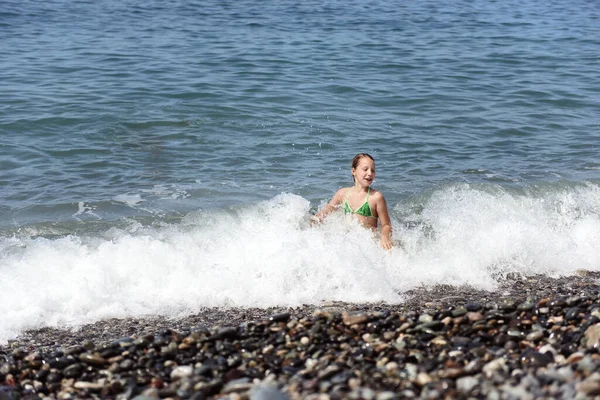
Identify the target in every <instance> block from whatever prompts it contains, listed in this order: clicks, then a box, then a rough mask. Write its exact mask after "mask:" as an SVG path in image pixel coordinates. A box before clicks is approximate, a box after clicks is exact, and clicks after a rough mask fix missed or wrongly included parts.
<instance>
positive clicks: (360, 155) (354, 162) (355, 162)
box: [352, 153, 375, 180]
mask: <svg viewBox="0 0 600 400" xmlns="http://www.w3.org/2000/svg"><path fill="white" fill-rule="evenodd" d="M363 157H369V158H370V159H371V160H373V162H375V159H374V158H373V157H372V156H371V155H370V154H367V153H358V154H357V155H355V156H354V158H353V159H352V168H355V169H356V167H358V163H359V162H360V160H361V159H362V158H363ZM352 180H354V175H352Z"/></svg>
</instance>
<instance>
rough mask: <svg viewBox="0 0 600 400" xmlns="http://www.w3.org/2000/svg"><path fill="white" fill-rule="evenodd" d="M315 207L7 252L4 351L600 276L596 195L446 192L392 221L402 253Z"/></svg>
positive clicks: (243, 212)
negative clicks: (97, 333) (237, 314)
mask: <svg viewBox="0 0 600 400" xmlns="http://www.w3.org/2000/svg"><path fill="white" fill-rule="evenodd" d="M309 207H310V204H309V202H308V201H307V200H305V199H304V198H302V197H299V196H295V195H291V194H282V195H279V196H277V197H275V198H273V199H271V200H269V201H266V202H263V203H260V204H257V205H252V206H247V207H243V208H240V209H236V210H228V211H226V210H220V211H215V210H211V211H202V210H200V211H197V212H194V213H191V214H189V215H188V216H187V217H186V218H185V219H184V220H183V221H181V222H180V223H178V224H176V225H171V226H167V227H161V228H156V227H146V226H141V225H139V224H133V225H131V227H130V228H127V230H123V229H118V228H116V227H114V228H111V229H109V230H108V231H106V232H105V233H104V236H103V237H100V238H98V237H83V236H79V237H78V236H67V237H62V238H59V239H47V238H40V237H38V238H23V237H17V236H15V237H11V238H2V239H0V273H1V274H2V280H1V281H0V303H1V304H2V305H3V310H4V311H3V318H2V321H1V322H0V340H6V339H7V338H10V337H13V336H15V335H16V334H18V333H19V332H20V331H22V330H24V329H27V328H35V327H41V326H77V325H80V324H83V323H86V322H92V321H95V320H99V319H102V318H108V317H125V316H142V315H149V314H150V315H155V314H169V315H176V314H185V313H189V312H193V311H194V310H197V309H198V308H200V307H203V306H242V307H250V306H258V307H264V306H275V305H299V304H319V303H320V302H322V301H326V300H341V301H348V302H378V301H384V302H391V303H397V302H401V301H402V293H403V292H404V291H406V290H409V289H411V288H414V287H416V286H420V285H423V284H425V285H431V284H436V283H450V284H457V285H460V284H469V285H473V286H475V287H478V288H484V289H491V288H493V287H494V285H495V284H496V282H497V278H498V277H499V276H503V275H505V274H506V273H508V272H517V273H523V274H536V273H543V274H549V275H559V274H569V273H572V272H573V271H574V270H576V269H579V268H587V269H592V270H596V269H598V268H599V267H600V255H599V253H598V251H597V249H598V247H599V245H600V190H599V189H598V187H596V186H585V187H579V188H577V189H569V190H566V189H565V190H564V191H556V190H555V191H554V192H552V191H550V192H548V193H535V194H532V193H521V194H514V193H513V194H510V193H508V192H506V191H503V190H496V191H495V192H494V191H489V190H488V191H484V190H477V189H473V188H471V187H469V186H466V185H465V186H456V185H455V186H452V187H448V188H445V189H440V190H437V191H435V192H433V193H432V194H431V195H429V196H428V197H427V198H425V199H423V200H421V201H418V202H417V201H413V202H410V201H409V202H406V203H403V204H399V205H396V206H395V207H392V208H391V209H392V210H391V211H392V215H393V217H394V218H393V222H394V228H395V235H394V236H395V238H396V240H399V241H400V242H401V243H402V246H397V247H396V248H394V249H393V250H392V251H391V252H386V251H384V250H383V249H381V248H380V247H379V244H378V241H377V238H376V235H374V234H373V233H372V232H371V231H369V230H366V229H364V228H361V227H360V226H358V225H357V223H356V222H355V221H353V220H352V219H351V217H346V216H344V215H342V214H333V215H331V216H330V217H329V218H328V219H327V220H326V221H325V222H324V223H322V224H320V225H318V226H314V227H311V226H310V225H309V224H308V218H307V217H308V215H309V213H308V211H309ZM417 208H418V209H419V210H420V211H419V212H418V213H413V212H411V211H410V210H412V209H417Z"/></svg>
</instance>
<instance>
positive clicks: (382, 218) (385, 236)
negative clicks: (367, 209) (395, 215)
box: [377, 192, 394, 250]
mask: <svg viewBox="0 0 600 400" xmlns="http://www.w3.org/2000/svg"><path fill="white" fill-rule="evenodd" d="M380 193H381V192H380ZM377 217H378V218H379V224H380V225H381V247H383V248H384V249H386V250H390V249H391V248H392V247H394V244H393V243H392V238H391V236H392V222H391V220H390V214H389V213H388V208H387V202H386V201H385V198H384V197H383V194H382V195H381V198H380V199H378V201H377Z"/></svg>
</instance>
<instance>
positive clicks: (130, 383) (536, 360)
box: [0, 271, 600, 400]
mask: <svg viewBox="0 0 600 400" xmlns="http://www.w3.org/2000/svg"><path fill="white" fill-rule="evenodd" d="M599 279H600V273H599V272H590V271H579V272H578V274H576V275H573V276H569V277H560V278H550V277H546V276H530V277H520V276H511V277H508V278H507V279H504V280H503V281H501V282H500V283H499V285H498V288H497V290H495V291H493V292H488V291H483V290H476V289H472V288H469V287H451V286H447V285H437V286H434V287H429V288H428V287H423V288H418V289H415V290H412V291H409V292H407V293H405V294H404V295H405V302H403V303H402V304H397V305H389V304H383V303H376V304H348V303H341V302H331V303H326V304H321V305H319V306H308V305H305V306H301V307H294V308H291V307H272V308H266V309H259V308H250V309H237V308H236V309H208V308H207V309H203V310H200V311H199V312H197V313H195V314H194V315H190V316H186V317H181V318H167V317H152V318H126V319H109V320H103V321H99V322H96V323H93V324H88V325H84V326H82V327H80V328H78V329H77V330H62V329H53V328H42V329H37V330H33V331H27V332H24V333H23V334H22V335H20V336H19V337H18V338H16V339H14V340H9V341H8V343H7V344H5V345H3V346H0V385H3V386H2V387H1V390H0V395H1V394H2V393H1V392H2V391H4V393H8V394H9V395H16V394H19V395H21V396H31V398H61V399H67V398H119V399H130V398H135V397H139V400H142V399H144V398H145V399H148V398H174V399H179V398H181V399H185V398H193V399H202V398H231V399H234V398H239V399H244V398H251V399H284V398H289V399H300V398H310V399H328V398H331V399H333V398H356V399H362V398H365V399H367V398H372V399H382V400H383V399H393V398H437V397H449V398H469V397H487V398H505V397H508V398H536V397H540V396H541V397H558V398H561V397H562V398H575V397H576V396H579V397H578V398H588V397H590V396H591V397H593V396H596V395H600V374H599V373H597V372H595V371H596V370H598V369H599V368H600V355H599V354H598V346H600V284H599V283H598V280H599ZM140 396H145V397H140ZM261 396H263V397H261ZM502 396H504V397H502ZM9 398H10V397H9Z"/></svg>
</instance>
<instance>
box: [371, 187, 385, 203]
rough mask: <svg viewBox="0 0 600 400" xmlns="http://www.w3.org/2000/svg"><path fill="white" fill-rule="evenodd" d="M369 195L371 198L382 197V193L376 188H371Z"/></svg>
mask: <svg viewBox="0 0 600 400" xmlns="http://www.w3.org/2000/svg"><path fill="white" fill-rule="evenodd" d="M371 197H372V198H373V200H377V199H383V193H381V192H380V191H379V190H377V189H373V188H371Z"/></svg>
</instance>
